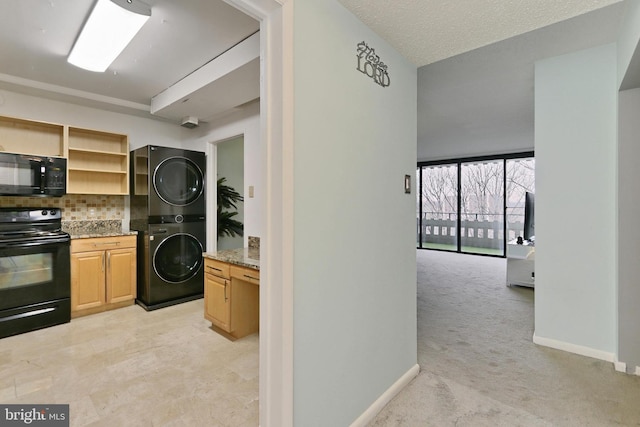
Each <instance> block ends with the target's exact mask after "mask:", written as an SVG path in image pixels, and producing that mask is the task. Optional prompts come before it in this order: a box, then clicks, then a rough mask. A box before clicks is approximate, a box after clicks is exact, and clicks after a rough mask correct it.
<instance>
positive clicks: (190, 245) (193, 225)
mask: <svg viewBox="0 0 640 427" xmlns="http://www.w3.org/2000/svg"><path fill="white" fill-rule="evenodd" d="M130 162H131V173H130V175H131V198H130V201H131V203H130V212H131V220H130V229H131V230H136V231H138V245H137V253H138V255H137V256H138V268H137V271H138V295H137V299H136V303H137V304H138V305H140V306H142V307H143V308H144V309H145V310H155V309H158V308H162V307H167V306H169V305H174V304H178V303H182V302H186V301H191V300H194V299H197V298H201V297H202V296H203V290H204V271H203V270H204V268H203V259H202V253H203V251H204V248H206V243H205V235H206V223H205V212H206V204H205V168H206V157H205V153H203V152H199V151H191V150H184V149H178V148H169V147H159V146H154V145H148V146H145V147H141V148H138V149H136V150H133V151H131V156H130Z"/></svg>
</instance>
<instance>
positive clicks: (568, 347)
mask: <svg viewBox="0 0 640 427" xmlns="http://www.w3.org/2000/svg"><path fill="white" fill-rule="evenodd" d="M533 342H534V343H535V344H538V345H541V346H544V347H550V348H555V349H556V350H562V351H566V352H569V353H574V354H579V355H581V356H587V357H592V358H594V359H600V360H604V361H606V362H611V363H614V362H615V361H616V356H615V355H614V354H613V353H609V352H607V351H602V350H596V349H595V348H591V347H584V346H581V345H577V344H571V343H568V342H564V341H558V340H554V339H551V338H544V337H539V336H537V335H536V334H535V333H534V334H533Z"/></svg>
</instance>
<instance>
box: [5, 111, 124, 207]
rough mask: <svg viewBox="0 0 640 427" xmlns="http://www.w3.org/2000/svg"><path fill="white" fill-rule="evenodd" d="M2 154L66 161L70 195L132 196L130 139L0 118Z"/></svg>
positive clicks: (70, 127) (10, 118) (111, 134)
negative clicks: (50, 157) (62, 158)
mask: <svg viewBox="0 0 640 427" xmlns="http://www.w3.org/2000/svg"><path fill="white" fill-rule="evenodd" d="M0 151H5V152H9V153H19V154H34V155H39V156H52V157H64V158H66V159H67V193H69V194H109V195H127V194H129V138H128V137H127V135H122V134H117V133H113V132H104V131H98V130H90V129H82V128H78V127H73V126H67V125H60V124H53V123H45V122H37V121H33V120H25V119H18V118H14V117H3V116H0Z"/></svg>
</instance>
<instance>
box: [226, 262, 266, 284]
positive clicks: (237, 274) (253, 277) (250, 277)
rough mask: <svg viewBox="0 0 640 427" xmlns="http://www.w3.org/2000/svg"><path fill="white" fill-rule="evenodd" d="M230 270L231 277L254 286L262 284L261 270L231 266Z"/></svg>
mask: <svg viewBox="0 0 640 427" xmlns="http://www.w3.org/2000/svg"><path fill="white" fill-rule="evenodd" d="M230 270H231V271H230V273H231V277H234V278H236V279H240V280H244V281H245V282H249V283H253V284H254V285H259V284H260V270H254V269H252V268H244V267H236V266H231V268H230Z"/></svg>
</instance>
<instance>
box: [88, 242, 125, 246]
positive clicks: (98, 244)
mask: <svg viewBox="0 0 640 427" xmlns="http://www.w3.org/2000/svg"><path fill="white" fill-rule="evenodd" d="M119 244H120V242H102V243H94V244H93V246H106V245H116V246H118V245H119Z"/></svg>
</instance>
